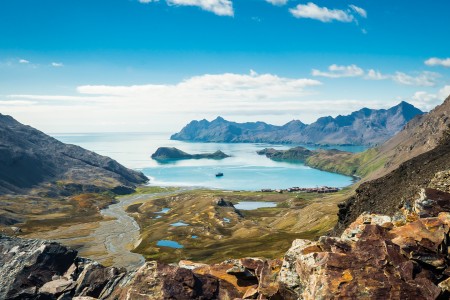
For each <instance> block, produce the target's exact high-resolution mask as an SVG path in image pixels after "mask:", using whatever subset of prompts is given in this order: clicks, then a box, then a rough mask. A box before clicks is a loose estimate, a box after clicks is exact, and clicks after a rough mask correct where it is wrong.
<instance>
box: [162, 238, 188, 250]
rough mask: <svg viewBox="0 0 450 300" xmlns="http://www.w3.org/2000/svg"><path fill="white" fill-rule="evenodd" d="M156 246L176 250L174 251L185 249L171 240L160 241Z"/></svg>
mask: <svg viewBox="0 0 450 300" xmlns="http://www.w3.org/2000/svg"><path fill="white" fill-rule="evenodd" d="M156 246H160V247H169V248H174V249H181V248H183V245H181V244H179V243H177V242H175V241H169V240H159V241H158V242H157V243H156Z"/></svg>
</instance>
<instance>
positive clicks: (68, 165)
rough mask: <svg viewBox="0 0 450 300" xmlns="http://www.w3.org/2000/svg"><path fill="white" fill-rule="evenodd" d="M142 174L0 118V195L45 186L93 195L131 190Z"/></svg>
mask: <svg viewBox="0 0 450 300" xmlns="http://www.w3.org/2000/svg"><path fill="white" fill-rule="evenodd" d="M146 181H147V178H146V177H145V175H144V174H142V173H140V172H136V171H133V170H130V169H127V168H125V167H124V166H122V165H121V164H119V163H118V162H116V161H114V160H112V159H110V158H108V157H105V156H101V155H98V154H96V153H94V152H91V151H88V150H85V149H83V148H81V147H78V146H74V145H67V144H64V143H62V142H60V141H58V140H56V139H54V138H52V137H50V136H48V135H46V134H44V133H42V132H40V131H39V130H36V129H34V128H32V127H30V126H26V125H23V124H21V123H19V122H17V121H16V120H14V119H13V118H12V117H10V116H5V115H1V114H0V195H1V194H10V193H12V194H23V193H27V192H28V191H29V190H30V189H32V188H35V187H39V186H41V187H42V186H43V185H44V184H56V182H58V183H59V187H64V186H65V185H67V186H68V190H70V189H77V187H78V189H83V188H85V189H86V188H87V189H90V190H92V191H101V190H113V189H114V188H118V191H119V190H120V188H119V187H125V189H126V188H130V187H133V186H134V185H136V184H139V183H144V182H146Z"/></svg>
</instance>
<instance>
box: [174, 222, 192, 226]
mask: <svg viewBox="0 0 450 300" xmlns="http://www.w3.org/2000/svg"><path fill="white" fill-rule="evenodd" d="M170 226H174V227H180V226H189V224H187V223H184V222H176V223H172V224H170Z"/></svg>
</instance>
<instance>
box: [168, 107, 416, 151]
mask: <svg viewBox="0 0 450 300" xmlns="http://www.w3.org/2000/svg"><path fill="white" fill-rule="evenodd" d="M422 113H423V112H422V111H421V110H419V109H418V108H416V107H414V106H413V105H411V104H409V103H407V102H401V103H400V104H398V105H396V106H394V107H392V108H390V109H379V110H374V109H368V108H363V109H361V110H359V111H356V112H353V113H351V114H350V115H347V116H337V117H336V118H333V117H322V118H319V119H318V120H317V121H316V122H314V123H312V124H310V125H306V124H304V123H302V122H301V121H299V120H293V121H291V122H289V123H287V124H285V125H283V126H276V125H271V124H266V123H264V122H247V123H236V122H230V121H227V120H225V119H223V118H222V117H217V118H216V119H215V120H213V121H211V122H208V121H207V120H201V121H192V122H190V123H189V124H188V125H186V126H185V127H184V128H183V129H182V130H181V131H180V132H179V133H176V134H174V135H172V136H171V139H173V140H185V141H198V142H228V143H238V142H264V143H304V144H340V145H343V144H351V145H377V144H381V143H383V142H385V141H386V140H387V139H389V138H390V137H392V136H393V135H395V134H396V133H397V132H399V131H400V130H401V129H402V128H403V126H404V125H405V124H406V123H407V122H408V121H410V120H411V119H412V118H414V117H415V116H417V115H420V114H422Z"/></svg>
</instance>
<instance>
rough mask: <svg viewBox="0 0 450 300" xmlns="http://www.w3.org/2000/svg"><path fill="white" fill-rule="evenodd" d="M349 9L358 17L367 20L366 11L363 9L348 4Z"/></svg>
mask: <svg viewBox="0 0 450 300" xmlns="http://www.w3.org/2000/svg"><path fill="white" fill-rule="evenodd" d="M349 7H350V8H351V9H352V10H353V11H354V12H356V13H357V14H358V15H360V16H361V17H363V18H367V11H366V10H365V9H364V8H361V7H358V6H356V5H353V4H350V5H349Z"/></svg>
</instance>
